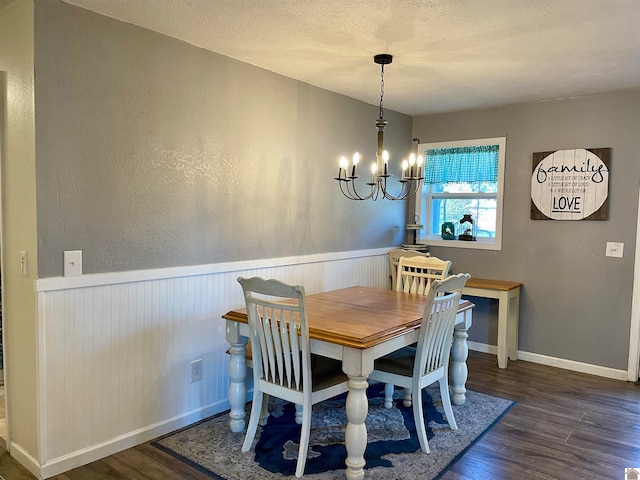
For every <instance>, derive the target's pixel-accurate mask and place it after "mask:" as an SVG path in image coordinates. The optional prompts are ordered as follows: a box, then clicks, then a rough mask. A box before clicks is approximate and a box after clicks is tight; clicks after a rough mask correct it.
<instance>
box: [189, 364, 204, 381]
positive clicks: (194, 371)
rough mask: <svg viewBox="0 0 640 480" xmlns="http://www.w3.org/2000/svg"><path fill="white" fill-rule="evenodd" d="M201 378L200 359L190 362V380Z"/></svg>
mask: <svg viewBox="0 0 640 480" xmlns="http://www.w3.org/2000/svg"><path fill="white" fill-rule="evenodd" d="M199 380H202V359H201V358H199V359H198V360H194V361H193V362H191V382H192V383H193V382H197V381H199Z"/></svg>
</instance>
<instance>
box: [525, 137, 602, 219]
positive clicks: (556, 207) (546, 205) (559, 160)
mask: <svg viewBox="0 0 640 480" xmlns="http://www.w3.org/2000/svg"><path fill="white" fill-rule="evenodd" d="M595 151H597V152H602V151H606V154H607V155H606V159H605V160H606V162H605V161H603V159H602V158H600V157H599V156H598V155H596V153H594V151H592V150H586V149H584V148H579V149H575V150H557V151H555V152H544V153H541V154H534V162H533V174H532V175H531V202H532V214H531V218H544V217H546V218H550V219H552V220H583V219H585V218H587V217H589V216H591V215H593V214H594V213H596V212H598V211H599V210H600V208H601V207H602V206H603V205H604V203H605V201H606V200H607V197H608V195H609V168H608V165H607V164H608V151H609V149H598V150H595ZM536 156H537V157H536ZM541 157H542V160H539V159H540V158H541ZM538 160H539V161H538ZM533 205H535V207H536V208H537V209H538V210H539V212H540V213H542V215H544V217H539V216H538V217H536V216H534V211H533ZM604 218H606V212H604ZM604 218H598V219H604Z"/></svg>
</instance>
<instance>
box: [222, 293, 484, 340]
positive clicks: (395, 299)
mask: <svg viewBox="0 0 640 480" xmlns="http://www.w3.org/2000/svg"><path fill="white" fill-rule="evenodd" d="M425 298H426V297H424V296H422V295H415V294H411V293H404V292H396V291H394V290H383V289H378V288H369V287H349V288H343V289H340V290H332V291H330V292H323V293H316V294H313V295H307V296H306V299H305V301H306V310H307V319H308V322H309V336H310V337H311V338H312V339H316V340H322V341H327V342H330V343H335V344H338V345H343V346H347V347H352V348H358V349H365V348H370V347H372V346H374V345H377V344H379V343H382V342H384V341H386V340H389V339H391V338H394V337H396V336H398V335H403V334H405V333H407V332H408V331H411V330H414V329H416V328H418V327H419V326H420V322H421V320H422V314H423V312H424V302H425ZM473 307H474V305H473V304H472V303H471V302H469V301H467V300H464V299H463V300H462V301H461V302H460V307H459V308H458V312H463V311H465V310H468V309H470V308H473ZM222 318H224V319H225V320H231V321H235V322H241V323H247V322H248V319H247V313H246V309H237V310H232V311H230V312H228V313H226V314H224V315H223V316H222Z"/></svg>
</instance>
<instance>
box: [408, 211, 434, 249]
mask: <svg viewBox="0 0 640 480" xmlns="http://www.w3.org/2000/svg"><path fill="white" fill-rule="evenodd" d="M423 226H424V225H422V224H421V223H420V217H419V216H418V215H414V216H413V223H407V225H406V227H405V230H407V241H409V242H411V241H413V243H405V244H403V245H402V248H404V249H406V250H416V251H418V252H426V251H427V250H428V247H427V245H425V244H423V243H418V230H421V229H422V227H423Z"/></svg>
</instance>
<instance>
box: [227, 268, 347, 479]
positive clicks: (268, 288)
mask: <svg viewBox="0 0 640 480" xmlns="http://www.w3.org/2000/svg"><path fill="white" fill-rule="evenodd" d="M238 282H239V283H240V285H241V286H242V291H243V293H244V299H245V304H246V307H247V317H248V319H249V328H250V332H251V334H250V342H251V350H252V354H253V359H252V363H253V382H254V386H253V403H252V405H251V415H250V417H249V424H248V425H247V433H246V436H245V439H244V443H243V445H242V451H243V452H248V451H249V450H250V449H251V446H252V444H253V439H254V437H255V434H256V430H257V428H258V421H259V419H260V416H261V409H262V405H263V400H264V399H265V398H267V396H269V395H271V396H275V397H278V398H282V399H284V400H287V401H289V402H292V403H295V404H296V406H298V405H300V406H302V431H301V434H300V447H299V450H298V462H297V464H296V473H295V475H296V477H298V478H300V477H302V474H303V473H304V466H305V463H306V460H307V450H308V447H309V433H310V429H311V413H312V406H313V405H315V404H317V403H319V402H321V401H323V400H326V399H329V398H331V397H335V396H336V395H339V394H341V393H344V392H346V391H347V390H348V388H347V381H348V378H347V376H346V375H345V374H344V373H343V372H342V364H341V362H339V361H337V360H333V359H330V358H326V357H320V356H316V355H311V353H310V346H309V345H310V341H309V327H308V324H307V315H306V311H305V293H304V287H302V286H293V285H287V284H286V283H283V282H281V281H279V280H265V279H263V278H258V277H253V278H243V277H240V278H238Z"/></svg>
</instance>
